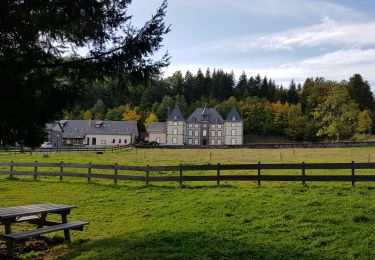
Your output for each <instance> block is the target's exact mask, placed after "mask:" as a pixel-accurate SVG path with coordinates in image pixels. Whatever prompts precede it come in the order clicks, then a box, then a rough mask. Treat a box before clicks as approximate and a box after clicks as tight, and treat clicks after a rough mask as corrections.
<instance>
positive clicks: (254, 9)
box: [176, 0, 361, 20]
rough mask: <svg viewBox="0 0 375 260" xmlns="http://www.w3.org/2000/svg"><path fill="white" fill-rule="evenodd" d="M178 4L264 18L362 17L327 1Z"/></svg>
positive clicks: (214, 0)
mask: <svg viewBox="0 0 375 260" xmlns="http://www.w3.org/2000/svg"><path fill="white" fill-rule="evenodd" d="M176 2H179V3H182V2H184V4H186V5H190V6H193V7H199V8H205V9H208V10H212V11H220V12H233V11H240V12H246V13H251V14H256V15H263V16H270V15H271V16H282V17H292V18H297V19H298V20H304V19H309V18H311V17H312V16H314V17H322V16H327V15H329V16H333V17H337V18H345V17H346V18H347V17H349V16H350V17H354V16H355V17H357V16H361V15H360V14H358V13H357V12H355V11H354V10H352V9H351V8H348V7H345V6H342V5H338V4H335V3H331V2H327V1H316V0H315V1H310V0H288V1H287V2H286V1H280V0H251V1H249V0H233V1H228V0H204V1H193V0H191V1H185V0H177V1H176Z"/></svg>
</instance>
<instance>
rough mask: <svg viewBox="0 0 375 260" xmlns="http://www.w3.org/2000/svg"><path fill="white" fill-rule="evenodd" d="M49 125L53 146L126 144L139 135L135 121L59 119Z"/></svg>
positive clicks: (133, 141) (132, 141)
mask: <svg viewBox="0 0 375 260" xmlns="http://www.w3.org/2000/svg"><path fill="white" fill-rule="evenodd" d="M51 125H52V127H51V126H50V127H49V128H50V129H51V130H49V131H48V133H49V142H50V143H51V144H52V146H53V147H62V146H89V147H103V146H116V145H128V144H133V143H135V141H136V140H137V138H138V136H139V133H138V127H137V122H136V121H101V120H61V121H59V122H56V123H53V124H51ZM49 128H48V127H47V130H48V129H49Z"/></svg>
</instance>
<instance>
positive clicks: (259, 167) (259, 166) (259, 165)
mask: <svg viewBox="0 0 375 260" xmlns="http://www.w3.org/2000/svg"><path fill="white" fill-rule="evenodd" d="M260 169H261V164H260V162H258V186H260Z"/></svg>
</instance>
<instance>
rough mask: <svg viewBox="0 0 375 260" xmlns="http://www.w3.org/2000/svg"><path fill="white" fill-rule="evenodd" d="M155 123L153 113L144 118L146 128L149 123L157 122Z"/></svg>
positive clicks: (155, 119) (156, 119) (155, 118)
mask: <svg viewBox="0 0 375 260" xmlns="http://www.w3.org/2000/svg"><path fill="white" fill-rule="evenodd" d="M157 121H158V118H157V117H156V115H155V114H154V113H150V114H149V115H148V117H147V118H146V120H145V123H144V125H145V127H146V128H147V127H148V126H149V125H150V124H151V123H153V122H157Z"/></svg>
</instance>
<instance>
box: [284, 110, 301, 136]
mask: <svg viewBox="0 0 375 260" xmlns="http://www.w3.org/2000/svg"><path fill="white" fill-rule="evenodd" d="M305 126H306V118H305V117H304V116H303V114H302V109H301V105H300V104H298V105H291V106H290V107H289V109H288V121H287V125H286V127H285V129H284V133H285V135H286V136H287V137H289V138H290V139H292V140H303V137H304V134H305Z"/></svg>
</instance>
